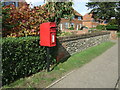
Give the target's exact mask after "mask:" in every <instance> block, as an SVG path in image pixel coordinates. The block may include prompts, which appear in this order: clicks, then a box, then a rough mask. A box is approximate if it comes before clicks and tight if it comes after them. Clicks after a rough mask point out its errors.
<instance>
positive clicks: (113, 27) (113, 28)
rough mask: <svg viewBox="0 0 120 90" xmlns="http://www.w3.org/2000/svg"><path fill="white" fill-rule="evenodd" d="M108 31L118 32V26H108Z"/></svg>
mask: <svg viewBox="0 0 120 90" xmlns="http://www.w3.org/2000/svg"><path fill="white" fill-rule="evenodd" d="M106 29H107V30H118V26H117V25H107V26H106Z"/></svg>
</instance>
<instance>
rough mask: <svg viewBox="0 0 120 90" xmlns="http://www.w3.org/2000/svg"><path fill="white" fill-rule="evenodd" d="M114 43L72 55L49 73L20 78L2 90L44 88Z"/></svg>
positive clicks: (44, 72)
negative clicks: (9, 89)
mask: <svg viewBox="0 0 120 90" xmlns="http://www.w3.org/2000/svg"><path fill="white" fill-rule="evenodd" d="M114 44H115V43H113V42H105V43H102V44H100V45H98V46H95V47H91V48H88V49H86V50H84V51H82V52H79V53H76V54H74V55H72V56H71V57H70V58H69V59H68V60H67V61H65V62H62V63H59V64H58V65H57V66H56V67H55V68H54V70H52V71H51V72H46V71H42V72H39V73H37V74H34V75H32V76H30V77H26V78H22V79H20V80H17V81H16V82H14V83H12V84H10V85H6V86H4V87H3V88H45V87H46V86H48V85H49V84H51V83H52V82H54V81H55V80H57V79H59V78H60V77H62V76H63V75H65V74H66V73H68V72H70V71H72V70H74V69H77V68H79V67H81V66H83V65H85V64H86V63H88V62H90V61H91V60H92V59H94V58H95V57H97V56H99V55H101V54H102V53H103V52H105V51H106V50H107V49H109V48H110V47H112V46H113V45H114Z"/></svg>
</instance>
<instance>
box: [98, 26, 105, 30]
mask: <svg viewBox="0 0 120 90" xmlns="http://www.w3.org/2000/svg"><path fill="white" fill-rule="evenodd" d="M96 29H101V30H105V29H106V28H105V25H97V27H96Z"/></svg>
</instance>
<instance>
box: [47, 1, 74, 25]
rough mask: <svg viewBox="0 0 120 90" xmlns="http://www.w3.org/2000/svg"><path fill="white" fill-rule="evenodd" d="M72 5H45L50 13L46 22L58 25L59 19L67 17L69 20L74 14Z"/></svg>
mask: <svg viewBox="0 0 120 90" xmlns="http://www.w3.org/2000/svg"><path fill="white" fill-rule="evenodd" d="M72 4H73V3H72V2H48V3H47V4H46V5H45V8H46V9H47V10H48V12H49V13H50V18H49V19H48V21H52V22H56V23H57V25H58V24H59V23H60V21H61V18H64V17H68V18H69V19H70V18H71V17H72V16H73V14H74V13H73V8H72Z"/></svg>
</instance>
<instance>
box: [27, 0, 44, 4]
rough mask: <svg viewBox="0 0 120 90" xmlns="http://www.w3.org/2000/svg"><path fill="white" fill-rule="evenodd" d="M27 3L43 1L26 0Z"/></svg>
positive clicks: (40, 0)
mask: <svg viewBox="0 0 120 90" xmlns="http://www.w3.org/2000/svg"><path fill="white" fill-rule="evenodd" d="M26 2H27V3H32V4H33V3H36V2H44V0H26Z"/></svg>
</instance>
